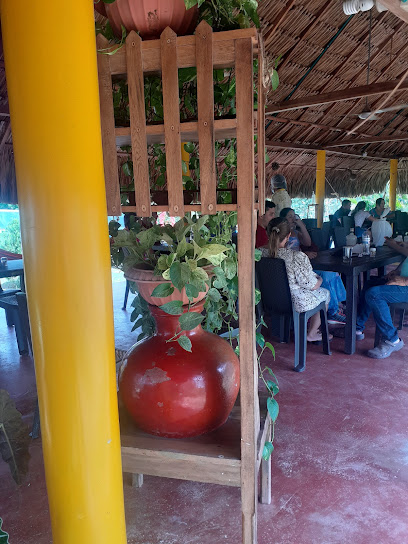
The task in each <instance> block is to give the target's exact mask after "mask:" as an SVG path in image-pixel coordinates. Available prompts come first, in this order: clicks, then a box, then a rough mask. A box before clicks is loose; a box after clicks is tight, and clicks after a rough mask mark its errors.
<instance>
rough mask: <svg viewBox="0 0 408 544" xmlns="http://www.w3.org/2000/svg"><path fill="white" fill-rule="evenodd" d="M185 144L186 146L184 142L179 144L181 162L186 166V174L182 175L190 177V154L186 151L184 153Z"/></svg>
mask: <svg viewBox="0 0 408 544" xmlns="http://www.w3.org/2000/svg"><path fill="white" fill-rule="evenodd" d="M185 144H186V142H181V160H183V161H184V162H185V163H186V164H187V171H186V173H185V174H184V175H185V176H188V177H190V176H191V172H190V168H189V164H190V153H188V151H186V150H185V149H184V145H185Z"/></svg>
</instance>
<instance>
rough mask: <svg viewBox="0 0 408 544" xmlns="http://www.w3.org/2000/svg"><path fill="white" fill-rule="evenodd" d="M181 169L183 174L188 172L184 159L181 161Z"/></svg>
mask: <svg viewBox="0 0 408 544" xmlns="http://www.w3.org/2000/svg"><path fill="white" fill-rule="evenodd" d="M181 169H182V171H183V174H187V172H188V165H187V163H186V161H181Z"/></svg>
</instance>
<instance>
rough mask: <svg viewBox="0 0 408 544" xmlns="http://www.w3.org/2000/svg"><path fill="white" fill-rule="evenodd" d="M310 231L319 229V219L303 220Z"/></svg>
mask: <svg viewBox="0 0 408 544" xmlns="http://www.w3.org/2000/svg"><path fill="white" fill-rule="evenodd" d="M302 221H303V223H304V224H305V227H306V229H307V230H308V231H310V230H312V229H315V228H317V219H302Z"/></svg>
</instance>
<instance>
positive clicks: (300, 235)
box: [280, 208, 346, 324]
mask: <svg viewBox="0 0 408 544" xmlns="http://www.w3.org/2000/svg"><path fill="white" fill-rule="evenodd" d="M280 216H281V217H283V218H286V220H287V221H288V223H289V226H290V229H291V230H290V237H289V242H288V245H287V247H288V248H289V249H293V250H294V251H300V250H301V249H302V250H303V252H304V253H306V255H307V256H308V257H309V259H314V258H315V257H317V251H314V248H313V247H312V240H311V238H310V235H309V233H308V232H307V229H306V226H305V224H304V223H303V221H302V220H301V219H300V218H299V216H297V215H296V214H295V212H294V211H293V210H292V208H284V209H283V210H282V211H281V214H280ZM301 246H302V247H301ZM316 249H317V248H316ZM315 272H316V274H318V275H319V276H320V277H321V278H322V280H323V282H322V286H323V287H324V288H325V289H327V290H328V291H329V292H330V303H329V308H328V312H327V318H328V320H329V321H330V322H331V323H341V324H344V323H345V322H346V316H345V315H344V313H343V312H342V310H341V309H340V303H341V302H343V301H344V300H346V289H345V287H344V284H343V282H342V281H341V278H340V276H339V274H338V273H337V272H327V271H323V270H315Z"/></svg>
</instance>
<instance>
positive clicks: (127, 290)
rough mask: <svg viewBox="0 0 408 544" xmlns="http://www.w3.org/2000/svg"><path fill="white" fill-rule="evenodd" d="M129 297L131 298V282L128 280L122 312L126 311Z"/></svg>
mask: <svg viewBox="0 0 408 544" xmlns="http://www.w3.org/2000/svg"><path fill="white" fill-rule="evenodd" d="M128 297H129V281H128V280H126V288H125V298H124V300H123V306H122V310H126V306H127V301H128Z"/></svg>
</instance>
